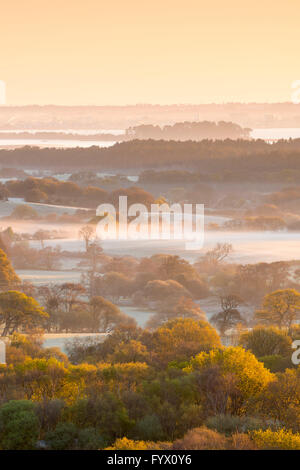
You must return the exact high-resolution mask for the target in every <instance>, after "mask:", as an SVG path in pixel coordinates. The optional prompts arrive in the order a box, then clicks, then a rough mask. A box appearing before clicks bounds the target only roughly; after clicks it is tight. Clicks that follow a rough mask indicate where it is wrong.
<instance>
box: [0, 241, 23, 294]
mask: <svg viewBox="0 0 300 470" xmlns="http://www.w3.org/2000/svg"><path fill="white" fill-rule="evenodd" d="M20 282H21V281H20V279H19V277H18V276H17V275H16V273H15V271H14V269H13V267H12V265H11V264H10V261H9V259H8V258H7V256H6V254H5V253H4V251H3V250H1V249H0V290H4V289H7V288H9V287H12V286H15V285H16V284H19V283H20Z"/></svg>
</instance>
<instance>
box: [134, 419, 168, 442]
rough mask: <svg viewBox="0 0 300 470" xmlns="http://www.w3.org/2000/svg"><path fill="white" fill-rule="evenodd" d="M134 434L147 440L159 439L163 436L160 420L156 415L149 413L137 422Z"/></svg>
mask: <svg viewBox="0 0 300 470" xmlns="http://www.w3.org/2000/svg"><path fill="white" fill-rule="evenodd" d="M134 434H135V435H136V436H137V437H138V438H139V439H143V440H146V441H148V440H149V441H150V440H158V439H161V438H162V436H163V430H162V427H161V424H160V421H159V419H158V417H157V416H156V415H148V416H145V417H144V418H142V419H141V420H140V421H138V422H137V423H136V426H135V429H134Z"/></svg>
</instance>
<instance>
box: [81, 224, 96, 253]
mask: <svg viewBox="0 0 300 470" xmlns="http://www.w3.org/2000/svg"><path fill="white" fill-rule="evenodd" d="M94 234H95V228H94V227H93V226H92V225H84V226H83V227H81V229H80V230H79V233H78V235H79V238H82V239H83V240H84V242H85V250H86V252H88V249H89V245H90V241H91V240H92V238H93V236H94Z"/></svg>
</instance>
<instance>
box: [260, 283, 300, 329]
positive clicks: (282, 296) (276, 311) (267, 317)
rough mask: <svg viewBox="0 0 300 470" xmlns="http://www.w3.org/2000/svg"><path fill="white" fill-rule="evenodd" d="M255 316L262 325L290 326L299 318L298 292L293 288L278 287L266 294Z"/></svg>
mask: <svg viewBox="0 0 300 470" xmlns="http://www.w3.org/2000/svg"><path fill="white" fill-rule="evenodd" d="M255 317H256V320H257V321H258V322H259V323H262V324H264V325H277V326H278V327H279V328H284V327H287V328H290V327H291V325H292V324H293V323H294V322H295V321H296V320H298V319H299V318H300V293H299V292H297V291H296V290H295V289H280V290H277V291H275V292H272V293H271V294H268V295H266V296H265V298H264V301H263V305H262V309H261V310H258V311H256V312H255Z"/></svg>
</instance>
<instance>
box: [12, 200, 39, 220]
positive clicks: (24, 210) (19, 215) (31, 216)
mask: <svg viewBox="0 0 300 470" xmlns="http://www.w3.org/2000/svg"><path fill="white" fill-rule="evenodd" d="M10 217H11V218H12V219H22V220H23V219H26V220H35V219H38V218H39V215H38V213H37V211H36V210H35V209H33V208H32V207H31V206H29V205H27V204H20V205H19V206H17V207H16V208H15V209H14V210H13V211H12V213H11V215H10Z"/></svg>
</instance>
